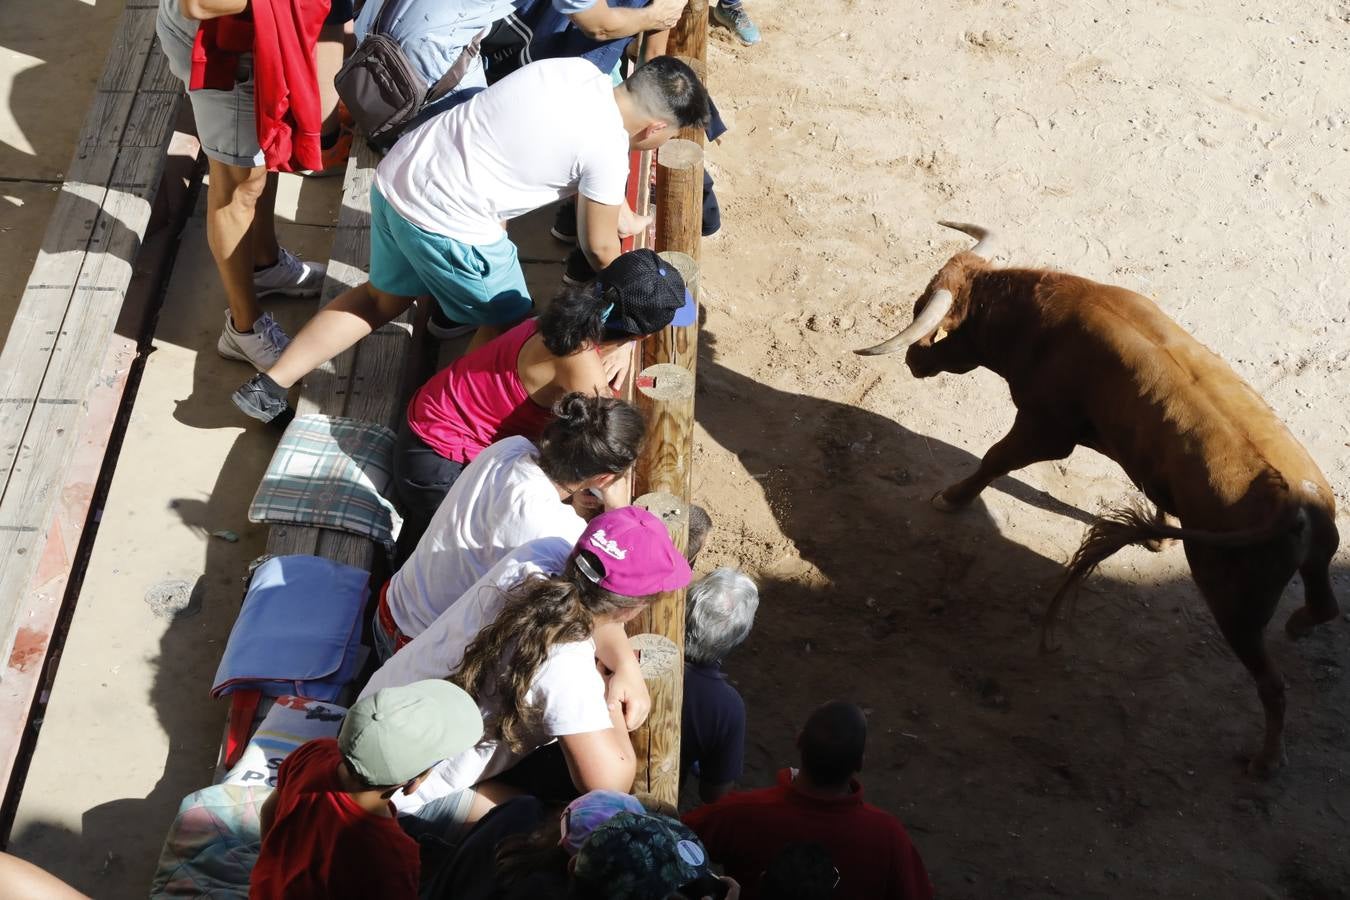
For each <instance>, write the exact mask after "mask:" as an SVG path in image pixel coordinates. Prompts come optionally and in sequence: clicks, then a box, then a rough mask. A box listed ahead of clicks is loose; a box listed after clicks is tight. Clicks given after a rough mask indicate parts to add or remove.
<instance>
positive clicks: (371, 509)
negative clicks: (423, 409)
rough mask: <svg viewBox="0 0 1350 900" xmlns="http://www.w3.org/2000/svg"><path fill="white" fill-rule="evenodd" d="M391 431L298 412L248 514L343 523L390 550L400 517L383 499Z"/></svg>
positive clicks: (323, 524) (258, 518)
mask: <svg viewBox="0 0 1350 900" xmlns="http://www.w3.org/2000/svg"><path fill="white" fill-rule="evenodd" d="M393 457H394V432H393V431H391V430H390V429H388V428H387V427H385V426H384V425H377V424H376V423H374V422H362V421H359V420H357V419H346V418H342V417H340V416H300V417H298V418H296V419H295V420H294V421H293V422H291V424H290V427H288V428H287V429H286V433H285V434H284V435H283V436H282V438H281V443H280V444H278V445H277V450H276V453H273V454H272V461H271V462H270V463H269V464H268V466H267V472H266V474H264V475H263V479H262V484H260V485H259V486H258V493H257V494H255V495H254V496H253V505H252V506H250V507H249V509H248V518H249V521H250V522H267V523H283V522H284V523H293V524H297V525H313V526H316V527H319V528H331V529H333V530H335V531H346V532H350V533H351V534H356V535H360V536H361V537H364V538H369V539H370V540H372V541H377V542H379V543H381V544H384V545H385V547H386V548H388V549H389V550H391V551H392V550H393V547H394V540H395V538H397V537H398V532H399V529H400V528H401V527H402V525H403V520H402V519H401V518H400V517H399V514H398V513H397V512H395V511H394V506H393V504H392V503H390V502H389V501H388V500H386V499H384V497H383V494H384V491H385V490H386V488H388V487H389V482H390V479H391V475H390V470H391V466H392V464H393Z"/></svg>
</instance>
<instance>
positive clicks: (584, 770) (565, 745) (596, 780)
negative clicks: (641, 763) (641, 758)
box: [558, 709, 637, 794]
mask: <svg viewBox="0 0 1350 900" xmlns="http://www.w3.org/2000/svg"><path fill="white" fill-rule="evenodd" d="M609 717H610V727H609V728H606V729H605V730H604V731H586V732H583V733H581V734H564V735H562V736H561V737H559V738H558V743H559V744H561V745H562V751H563V757H564V758H565V759H566V760H567V771H568V772H570V773H571V775H572V784H574V785H576V788H577V790H578V791H581V792H582V793H583V794H584V793H587V792H589V791H600V790H607V791H619V792H621V793H625V794H626V793H628V791H629V790H631V789H632V787H633V779H634V778H635V777H637V754H635V753H634V752H633V741H632V739H631V738H629V737H628V727H627V726H626V725H625V724H624V721H623V711H622V710H618V709H611V710H610V711H609Z"/></svg>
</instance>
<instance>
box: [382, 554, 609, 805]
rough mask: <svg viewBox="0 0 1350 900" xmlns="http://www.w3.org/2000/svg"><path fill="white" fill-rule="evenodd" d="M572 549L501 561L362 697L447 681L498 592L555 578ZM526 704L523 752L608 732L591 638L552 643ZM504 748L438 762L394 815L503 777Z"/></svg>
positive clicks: (492, 746) (488, 706) (399, 798)
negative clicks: (532, 718)
mask: <svg viewBox="0 0 1350 900" xmlns="http://www.w3.org/2000/svg"><path fill="white" fill-rule="evenodd" d="M571 551H572V544H571V543H569V542H567V541H564V540H562V539H560V538H543V539H541V540H537V541H531V542H530V543H528V544H526V545H525V546H523V547H520V548H518V549H516V550H515V551H513V552H511V553H509V554H507V555H506V556H505V557H503V558H502V560H501V561H500V562H498V563H497V564H496V565H495V566H493V567H492V568H491V569H490V570H489V571H488V572H487V573H486V574H485V575H484V576H483V577H482V578H480V579H479V580H478V582H477V583H475V584H474V585H473V587H471V588H469V590H467V591H466V592H465V593H464V596H462V597H460V598H459V600H458V601H456V602H455V603H454V604H453V605H452V606H451V607H450V608H449V609H447V610H446V611H445V612H444V613H443V614H442V615H441V616H440V618H438V619H437V620H436V621H435V622H434V623H432V625H431V627H430V628H428V629H427V630H426V631H424V632H422V633H421V634H420V635H418V636H417V638H416V639H415V640H414V641H413V642H412V643H410V644H408V645H407V646H406V647H404V648H403V649H402V650H399V651H398V652H397V653H395V654H394V655H393V656H391V657H390V658H389V660H388V662H386V663H385V664H384V665H383V666H381V667H380V668H379V670H378V671H377V672H376V673H375V674H374V675H373V676H371V679H370V683H369V684H367V685H366V689H365V690H364V691H362V692H361V696H362V697H365V696H366V695H368V694H371V693H374V692H375V691H378V690H381V689H383V688H387V687H396V686H399V685H404V684H411V683H413V682H414V681H422V680H424V679H429V678H445V677H446V676H447V675H449V674H450V673H451V672H453V671H454V670H455V669H458V668H459V665H460V663H461V662H463V660H464V651H465V649H466V648H467V647H468V645H469V643H470V642H471V641H473V639H474V638H475V637H477V635H478V632H479V631H481V630H482V629H483V628H484V627H485V626H487V625H489V624H491V623H492V622H493V621H494V620H495V619H496V618H497V615H498V614H499V613H500V612H501V608H502V605H503V596H502V590H503V589H506V588H509V587H512V586H514V585H516V584H518V583H519V582H520V581H521V580H523V579H524V578H526V577H528V576H530V575H532V574H536V573H540V572H545V573H550V574H552V573H557V572H561V571H562V569H563V567H564V565H566V563H567V557H568V556H569V555H570V554H571ZM475 699H476V700H478V708H479V710H480V711H481V712H482V713H483V717H484V718H485V719H486V718H488V717H489V716H493V715H496V714H497V712H498V711H499V707H498V705H497V703H496V702H495V699H494V697H493V696H492V695H491V694H489V695H488V696H485V697H477V698H475ZM525 702H526V703H527V704H528V705H529V706H531V707H533V708H535V709H538V710H539V711H540V718H539V722H538V725H537V727H536V728H535V729H534V730H533V731H531V732H530V733H528V735H527V737H526V740H525V746H526V747H527V751H526V752H529V751H530V750H534V749H537V748H539V747H542V746H544V745H545V744H548V743H550V742H552V741H554V740H556V739H557V738H558V737H560V736H562V735H566V734H584V733H586V732H590V731H604V730H605V729H607V728H609V727H611V721H610V715H609V708H608V706H607V705H606V703H605V682H604V679H603V678H601V676H600V673H599V671H598V670H597V669H596V666H595V642H594V641H593V640H591V639H589V638H588V639H587V640H584V641H573V642H570V643H566V644H555V645H554V646H553V647H552V648H550V650H549V655H548V659H546V660H545V661H544V664H543V665H542V666H541V667H540V668H539V671H538V672H536V673H535V677H534V681H533V683H532V684H531V685H530V689H529V691H528V692H527V693H526V695H525ZM522 756H523V754H518V753H515V752H513V751H512V750H511V748H510V747H508V746H507V745H506V744H505V743H499V742H496V741H483V742H481V743H479V744H478V745H477V746H475V747H471V748H470V749H468V750H465V751H464V752H462V753H460V754H459V755H458V756H454V757H451V758H450V759H447V760H443V761H442V762H441V763H440V764H438V765H437V766H436V770H435V772H433V773H432V775H431V777H429V778H428V779H427V780H426V781H425V782H423V783H422V786H421V787H420V788H419V789H418V791H417V793H415V794H413V795H412V796H410V797H405V796H403V795H402V794H399V795H396V796H395V799H394V803H395V806H397V807H398V810H399V812H403V813H411V812H415V811H416V810H417V809H420V808H421V807H422V805H423V804H425V803H427V802H429V801H431V800H435V799H437V798H438V797H444V796H447V795H449V794H452V793H454V792H455V791H458V790H462V789H463V788H466V787H472V786H473V785H475V784H477V783H478V782H480V781H485V780H487V779H489V778H492V777H494V776H496V775H499V774H501V773H502V772H504V771H506V770H507V769H509V768H511V767H512V766H513V765H515V764H516V763H517V762H519V761H520V759H521V758H522Z"/></svg>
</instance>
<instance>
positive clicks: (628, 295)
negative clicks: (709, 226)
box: [595, 249, 698, 335]
mask: <svg viewBox="0 0 1350 900" xmlns="http://www.w3.org/2000/svg"><path fill="white" fill-rule="evenodd" d="M595 289H596V290H597V291H599V292H600V295H601V297H603V298H604V299H605V301H606V302H607V303H609V304H610V309H609V312H608V313H607V314H606V316H605V328H606V329H608V330H610V331H621V332H624V333H626V334H637V335H647V334H655V333H656V332H658V331H660V330H661V329H662V328H665V327H666V326H667V325H675V326H679V327H683V326H685V325H693V324H694V323H695V322H697V321H698V306H697V305H696V304H695V303H694V296H693V294H691V293H690V292H689V291H688V289H687V288H685V286H684V278H683V277H682V276H681V275H680V273H679V270H678V269H676V268H675V267H674V266H672V265H671V264H670V263H668V262H666V261H665V260H663V259H662V258H661V257H659V256H657V255H656V253H654V252H653V251H651V250H647V249H642V250H630V251H628V252H627V253H624V254H621V255H620V256H619V257H618V258H617V259H615V260H614V262H612V263H610V264H609V265H608V266H607V267H606V268H605V270H604V271H603V272H601V273H600V275H599V277H598V278H597V279H596V288H595Z"/></svg>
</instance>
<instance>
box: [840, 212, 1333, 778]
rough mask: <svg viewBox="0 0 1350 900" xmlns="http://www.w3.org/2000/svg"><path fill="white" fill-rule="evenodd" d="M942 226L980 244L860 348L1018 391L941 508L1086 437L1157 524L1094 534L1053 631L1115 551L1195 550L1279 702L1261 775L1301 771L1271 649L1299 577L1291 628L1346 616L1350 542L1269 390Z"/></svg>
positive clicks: (1254, 668)
mask: <svg viewBox="0 0 1350 900" xmlns="http://www.w3.org/2000/svg"><path fill="white" fill-rule="evenodd" d="M942 224H943V225H947V226H948V227H951V228H956V229H958V230H960V231H963V232H965V233H967V234H969V235H971V236H972V237H976V238H978V239H979V243H977V244H976V246H975V247H973V248H972V249H971V250H970V251H968V252H964V253H958V254H957V255H956V256H954V257H952V258H951V259H950V260H949V261H948V262H947V264H946V265H944V266H943V267H942V269H941V270H940V271H939V272H938V274H937V275H936V276H935V277H934V278H933V280H932V281H931V282H929V284H928V287H927V289H926V290H925V291H924V293H923V295H922V296H920V298H919V300H918V302H917V303H916V304H915V310H914V312H915V315H914V321H913V322H912V323H911V324H910V325H909V326H907V327H906V328H905V329H904V330H903V331H901V332H900V333H899V334H897V335H896V336H895V337H893V338H892V339H890V340H889V341H886V342H885V343H883V344H879V345H877V346H876V347H872V348H870V349H868V350H861V351H859V352H860V353H862V354H865V355H874V354H881V353H891V352H894V351H897V350H900V349H902V348H908V350H907V353H906V355H905V362H906V364H907V365H908V366H909V369H910V371H911V372H912V373H913V374H914V375H915V377H917V378H927V377H930V376H932V375H936V374H937V373H939V372H955V373H957V374H960V373H964V372H969V371H971V370H972V369H975V368H977V367H979V366H984V367H986V368H988V369H990V370H992V371H993V372H996V373H997V374H998V375H1000V376H1002V377H1003V379H1004V380H1006V381H1007V382H1008V388H1009V390H1010V392H1011V394H1012V400H1013V403H1014V404H1015V405H1016V407H1017V417H1016V419H1015V420H1014V421H1013V425H1012V429H1011V430H1010V431H1009V432H1008V433H1007V434H1006V435H1005V436H1004V437H1003V439H1002V440H1000V441H999V442H998V443H996V444H994V446H992V447H990V448H989V451H988V452H987V453H986V454H985V455H984V459H983V460H981V462H980V466H979V468H978V469H977V470H976V471H975V473H974V474H972V475H971V476H970V477H969V478H966V479H965V480H963V481H959V482H957V483H956V484H954V485H952V486H951V487H949V488H947V489H946V490H944V491H942V492H941V493H939V494H938V495H937V496H936V497H934V498H933V502H934V503H935V504H936V505H937V506H938V507H939V508H942V509H947V510H952V509H958V508H961V507H964V506H966V505H967V504H969V503H970V502H971V501H973V500H974V499H975V498H976V496H978V495H979V493H980V492H981V491H982V490H984V489H985V487H987V486H988V485H989V483H990V482H991V481H993V480H994V479H995V478H998V477H999V476H1002V475H1006V474H1007V473H1008V472H1011V471H1013V470H1014V469H1020V468H1022V467H1023V466H1026V465H1029V464H1031V463H1034V462H1039V461H1041V460H1050V459H1063V458H1064V457H1066V456H1068V455H1069V454H1070V453H1071V452H1072V451H1073V449H1074V447H1076V446H1078V445H1080V444H1081V445H1082V446H1084V447H1091V448H1092V449H1094V450H1096V451H1098V452H1100V453H1102V454H1105V455H1106V456H1108V457H1110V458H1111V459H1113V460H1115V461H1116V462H1117V463H1119V464H1120V466H1121V468H1123V469H1124V470H1125V473H1126V474H1127V475H1129V477H1130V479H1131V480H1132V481H1133V482H1134V483H1135V484H1136V485H1138V487H1139V488H1140V489H1141V490H1142V491H1143V492H1144V494H1145V495H1146V496H1147V497H1148V498H1149V500H1151V501H1152V502H1153V503H1155V504H1157V507H1158V511H1157V514H1156V515H1155V514H1151V513H1146V512H1144V511H1141V510H1137V509H1121V510H1116V511H1115V512H1113V513H1111V514H1109V515H1107V516H1106V517H1104V518H1103V519H1102V520H1101V521H1099V522H1098V523H1097V524H1096V525H1094V526H1093V527H1092V528H1091V529H1090V530H1089V532H1088V535H1087V537H1086V538H1085V540H1084V542H1083V544H1082V546H1081V547H1079V549H1078V551H1077V553H1076V554H1075V555H1074V558H1073V560H1072V561H1071V563H1070V565H1069V570H1068V574H1067V577H1066V580H1065V583H1064V585H1063V587H1061V589H1060V591H1059V592H1058V593H1057V594H1056V595H1055V598H1054V600H1053V601H1052V602H1051V605H1050V609H1049V612H1048V615H1047V617H1046V627H1047V628H1048V627H1049V626H1050V625H1051V624H1052V623H1053V619H1054V615H1055V611H1056V610H1057V609H1058V607H1059V605H1060V601H1061V600H1062V599H1063V597H1064V596H1065V594H1066V592H1067V591H1069V590H1071V589H1072V588H1073V586H1074V585H1075V584H1076V583H1077V582H1078V581H1080V580H1081V579H1082V578H1084V577H1086V576H1087V575H1088V574H1089V573H1090V572H1091V571H1092V570H1093V569H1094V568H1096V566H1097V565H1098V563H1100V562H1101V561H1102V560H1104V559H1105V558H1106V557H1108V556H1110V555H1111V554H1112V553H1114V552H1116V551H1117V550H1119V549H1120V548H1122V547H1124V546H1125V545H1127V544H1148V545H1151V546H1152V547H1153V548H1156V547H1157V546H1158V545H1159V544H1160V542H1161V541H1163V540H1165V539H1169V538H1177V539H1180V540H1181V541H1182V543H1183V545H1184V547H1185V550H1186V559H1187V561H1188V562H1189V563H1190V566H1191V574H1192V576H1193V577H1194V579H1195V582H1196V584H1197V585H1198V586H1199V588H1200V592H1201V593H1202V594H1203V595H1204V597H1205V602H1206V603H1208V605H1209V608H1210V611H1211V612H1213V614H1214V618H1215V620H1216V621H1217V623H1218V625H1219V629H1220V630H1221V631H1222V632H1223V634H1224V637H1225V638H1227V640H1228V643H1229V645H1230V646H1231V647H1232V648H1233V652H1234V653H1236V654H1237V657H1238V659H1240V660H1241V661H1242V663H1243V665H1245V666H1246V667H1247V669H1248V670H1249V671H1250V672H1251V674H1252V677H1253V678H1254V679H1255V680H1256V689H1257V693H1258V695H1259V696H1260V698H1261V703H1262V705H1263V706H1264V708H1265V714H1266V732H1265V740H1264V742H1263V744H1262V746H1261V749H1260V751H1259V752H1258V753H1257V754H1256V755H1255V756H1254V757H1253V758H1252V760H1251V764H1250V766H1249V769H1250V771H1252V772H1253V773H1254V774H1266V773H1269V772H1271V771H1273V770H1274V769H1275V768H1277V767H1278V766H1279V765H1280V764H1281V763H1282V762H1283V761H1284V750H1283V737H1282V733H1283V729H1284V705H1285V701H1284V679H1283V678H1282V677H1281V676H1280V673H1279V672H1278V670H1277V669H1276V668H1275V665H1274V663H1273V662H1272V661H1271V659H1270V656H1269V654H1268V653H1267V651H1266V646H1265V627H1266V624H1267V623H1268V622H1269V621H1270V618H1271V616H1272V615H1273V614H1274V612H1275V607H1276V605H1277V604H1278V602H1279V600H1280V595H1281V593H1282V592H1283V590H1284V588H1285V585H1287V584H1288V583H1289V580H1290V579H1291V578H1292V577H1293V575H1294V573H1295V572H1298V573H1300V574H1301V575H1302V576H1303V582H1304V589H1305V595H1304V606H1303V607H1302V608H1300V609H1298V610H1296V611H1295V612H1294V613H1293V615H1291V616H1290V617H1289V620H1288V622H1287V623H1286V625H1285V628H1286V630H1287V631H1288V632H1289V634H1290V635H1291V636H1293V637H1301V636H1303V635H1304V634H1306V633H1307V632H1308V631H1309V630H1311V629H1312V627H1313V626H1315V625H1317V624H1320V623H1322V622H1326V621H1328V620H1330V619H1333V618H1335V616H1336V614H1337V606H1336V598H1335V596H1334V595H1333V594H1332V590H1331V572H1330V564H1331V558H1332V556H1333V555H1334V554H1335V552H1336V547H1337V544H1338V542H1339V538H1338V535H1337V532H1336V525H1335V499H1334V497H1333V496H1332V492H1331V487H1330V486H1329V485H1328V484H1327V480H1326V478H1325V477H1324V476H1323V475H1322V472H1321V471H1320V470H1319V469H1318V467H1317V464H1316V463H1314V462H1313V461H1312V458H1311V457H1309V455H1308V453H1307V451H1306V450H1304V449H1303V446H1302V445H1301V444H1299V442H1298V441H1297V440H1295V439H1294V437H1293V435H1291V434H1290V433H1289V431H1288V429H1286V428H1285V427H1284V424H1283V423H1281V422H1280V420H1279V419H1278V418H1276V416H1275V414H1274V412H1272V411H1271V409H1270V407H1269V406H1267V405H1266V404H1265V402H1264V401H1263V400H1262V399H1261V398H1260V397H1259V396H1258V395H1257V393H1256V392H1255V391H1253V390H1252V389H1251V388H1250V387H1249V386H1248V385H1247V384H1246V382H1244V381H1243V380H1242V379H1241V378H1239V377H1238V376H1237V374H1236V373H1235V372H1234V371H1233V370H1232V369H1230V368H1229V367H1228V365H1227V364H1226V363H1224V361H1223V360H1221V359H1219V357H1217V356H1215V355H1214V354H1213V353H1211V352H1210V351H1209V350H1208V349H1206V348H1205V347H1204V346H1202V345H1201V344H1200V343H1199V342H1198V341H1196V340H1195V339H1194V338H1193V337H1191V336H1190V335H1189V334H1187V333H1186V332H1185V331H1183V330H1182V329H1181V328H1180V326H1178V325H1177V324H1176V323H1175V322H1173V321H1172V320H1171V319H1169V318H1168V317H1167V316H1166V315H1164V314H1163V313H1162V311H1161V310H1159V309H1158V307H1157V306H1155V305H1154V304H1153V302H1152V301H1150V300H1148V299H1147V298H1145V297H1142V296H1140V295H1139V294H1136V293H1134V292H1132V291H1127V290H1125V289H1123V288H1119V287H1111V286H1109V285H1104V284H1098V283H1096V282H1093V281H1088V280H1087V279H1085V278H1078V277H1075V276H1073V275H1065V274H1062V273H1058V272H1050V271H1045V270H1040V269H997V268H993V267H991V266H990V264H989V263H988V262H987V260H986V258H985V257H986V256H988V252H987V247H988V238H989V235H988V233H987V232H986V231H985V230H984V229H982V228H978V227H975V226H971V225H961V224H957V223H947V222H944V223H942ZM981 254H983V255H981ZM1164 514H1170V515H1173V516H1175V517H1177V518H1178V519H1180V521H1181V524H1182V526H1183V527H1180V528H1176V527H1170V526H1169V525H1168V524H1167V523H1166V519H1165V516H1164Z"/></svg>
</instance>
